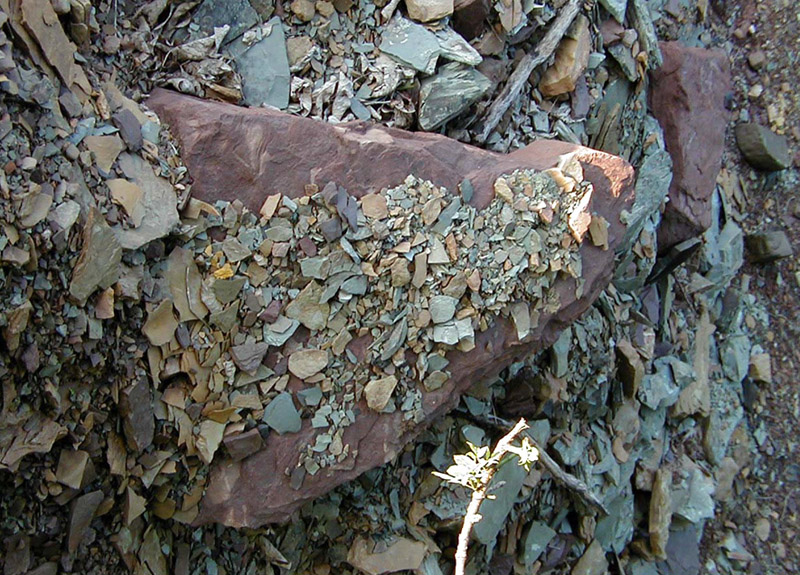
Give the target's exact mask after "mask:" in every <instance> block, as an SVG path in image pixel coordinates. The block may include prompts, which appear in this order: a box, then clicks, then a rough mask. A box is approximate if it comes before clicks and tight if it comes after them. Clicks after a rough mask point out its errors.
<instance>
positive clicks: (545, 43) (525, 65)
mask: <svg viewBox="0 0 800 575" xmlns="http://www.w3.org/2000/svg"><path fill="white" fill-rule="evenodd" d="M582 1H583V0H569V2H568V3H567V5H566V6H564V7H563V8H562V9H561V12H559V14H558V16H557V17H556V19H555V22H553V25H552V26H551V27H550V29H549V30H548V31H547V33H546V34H545V35H544V38H542V41H541V42H540V43H539V44H538V45H537V46H536V48H534V49H533V50H532V51H531V52H529V53H527V54H525V56H524V57H523V58H522V60H520V61H519V64H517V69H516V70H514V73H513V74H511V77H510V78H509V79H508V82H507V83H506V86H505V88H503V91H502V92H501V93H500V96H499V97H498V98H497V99H496V100H495V101H494V102H493V103H492V105H491V106H490V107H489V111H488V112H487V113H486V115H485V117H484V119H483V120H482V121H481V122H480V123H479V124H478V126H477V128H476V130H475V131H476V136H475V137H476V138H477V140H478V142H479V143H481V144H483V143H484V142H486V139H487V138H488V137H489V134H491V133H492V130H494V129H495V128H496V127H497V124H499V123H500V120H501V119H502V118H503V114H505V113H506V111H507V110H508V108H509V107H510V106H511V104H512V103H513V102H514V100H516V99H517V96H519V93H520V92H521V91H522V87H523V86H524V85H525V82H527V81H528V77H529V76H530V75H531V73H532V72H533V71H534V70H535V69H536V67H537V66H538V65H540V64H542V63H543V62H544V61H545V60H547V59H548V58H549V57H550V55H551V54H552V53H553V51H555V49H556V47H557V46H558V43H559V42H560V41H561V38H562V37H563V36H564V34H566V32H567V28H569V26H570V24H572V21H573V20H574V19H575V17H576V16H577V15H578V12H579V11H580V7H581V2H582Z"/></svg>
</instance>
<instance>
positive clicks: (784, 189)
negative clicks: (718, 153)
mask: <svg viewBox="0 0 800 575" xmlns="http://www.w3.org/2000/svg"><path fill="white" fill-rule="evenodd" d="M716 8H718V11H717V13H716V18H718V19H719V20H718V21H717V22H715V24H714V25H715V26H717V27H718V29H720V30H722V31H723V32H727V36H728V37H729V39H730V42H731V44H732V59H731V65H732V72H733V80H734V93H733V96H734V100H733V101H734V104H733V115H734V120H739V119H740V118H743V116H740V114H742V113H743V111H746V113H747V114H749V117H750V118H751V119H752V120H753V121H756V122H758V123H760V124H762V125H768V126H770V127H771V128H773V129H774V130H775V131H777V132H779V133H783V134H785V135H786V136H787V137H788V138H789V141H790V147H791V149H792V151H793V152H794V153H795V156H794V158H795V167H794V169H791V170H785V171H783V172H778V173H777V174H764V173H758V172H757V171H755V170H753V169H752V168H750V167H749V166H747V165H746V164H745V163H744V162H743V161H742V159H741V155H740V154H739V152H738V150H737V148H736V144H735V138H734V137H733V134H732V133H731V134H729V137H728V144H727V149H726V158H725V168H726V169H728V170H729V171H731V172H736V173H739V174H740V175H741V176H742V178H743V181H744V182H745V193H746V198H747V209H746V211H745V212H744V213H743V214H742V215H743V220H742V227H743V230H744V231H745V233H746V234H747V233H751V232H754V231H762V230H764V231H766V230H782V231H785V232H786V233H787V234H788V235H789V237H790V240H791V243H792V246H793V248H794V253H795V256H794V257H793V258H786V259H784V260H780V261H778V262H777V263H775V264H769V265H754V264H751V263H746V264H745V267H744V268H743V269H742V271H741V278H740V279H746V278H747V276H749V287H750V290H751V293H753V294H754V295H755V296H756V298H757V300H758V302H759V303H760V304H761V305H763V306H764V307H765V308H766V309H767V311H768V312H769V317H770V324H769V325H758V326H756V330H757V332H759V334H760V336H761V337H760V343H761V345H762V346H763V347H764V349H765V350H766V351H768V352H769V353H770V354H771V357H772V376H773V383H772V385H769V386H762V387H756V384H753V383H749V384H748V385H749V386H750V389H747V386H746V389H745V394H746V396H749V397H746V398H745V406H746V413H747V416H746V417H747V422H748V424H749V428H750V430H751V431H754V430H759V429H763V430H764V431H765V432H766V439H765V440H764V441H763V443H762V444H761V445H760V446H756V445H755V444H754V445H751V446H750V448H751V449H752V453H751V459H750V461H749V463H748V470H745V472H744V474H743V475H746V477H744V478H740V479H738V480H737V482H736V483H735V495H734V500H733V502H731V503H730V504H728V505H727V506H725V507H722V508H720V509H719V510H718V514H717V517H716V518H715V521H714V522H713V524H712V525H710V526H708V528H707V531H706V535H705V538H704V546H703V550H704V555H703V562H704V566H705V571H706V572H709V573H714V572H718V571H716V570H715V566H714V564H713V563H712V562H713V561H714V560H715V558H716V557H717V556H718V555H719V554H720V547H721V546H722V545H723V542H724V539H725V537H726V535H727V534H728V533H729V532H730V531H733V532H734V533H735V534H736V536H737V538H739V541H740V543H742V544H743V545H744V547H745V548H746V549H747V550H748V551H749V552H750V553H752V554H753V555H754V556H755V557H756V559H755V561H754V562H753V563H751V564H750V569H749V572H750V573H795V572H797V566H798V565H800V548H798V545H797V544H796V537H797V534H798V532H800V518H799V516H798V505H799V504H800V464H799V462H798V442H797V424H798V418H800V394H799V393H798V378H797V369H798V367H800V348H798V346H797V345H796V342H797V339H798V336H800V323H798V318H800V313H799V311H798V310H800V306H799V305H798V302H800V266H798V260H797V253H798V246H800V194H799V193H798V183H799V178H798V170H797V167H798V163H799V162H800V154H798V153H797V150H798V144H800V96H798V92H797V88H796V87H797V86H798V84H800V77H798V63H800V13H798V11H797V6H796V5H795V3H794V2H792V1H790V0H769V1H763V2H753V1H742V2H718V3H717V4H716ZM728 22H733V23H734V24H733V27H729V26H728ZM759 50H761V51H763V52H764V54H765V56H766V60H765V63H764V65H763V66H761V67H760V68H759V69H758V70H756V69H754V68H753V67H752V66H751V64H750V62H749V60H748V58H749V57H750V56H751V54H754V53H756V52H758V51H759ZM754 86H761V88H763V92H762V93H761V94H760V95H758V96H756V94H757V93H758V91H759V90H760V89H759V88H758V87H756V88H755V89H754ZM732 125H733V124H732ZM742 448H744V449H742ZM736 449H739V450H740V451H742V452H743V451H747V448H746V446H744V445H742V446H739V447H738V448H737V447H734V450H736ZM748 471H749V472H748Z"/></svg>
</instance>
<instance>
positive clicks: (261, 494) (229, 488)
mask: <svg viewBox="0 0 800 575" xmlns="http://www.w3.org/2000/svg"><path fill="white" fill-rule="evenodd" d="M148 105H149V106H150V107H151V108H152V109H153V110H155V111H156V112H157V113H158V114H159V116H160V117H161V118H162V120H164V121H165V122H166V123H167V124H169V126H170V128H171V130H172V132H173V133H174V134H175V136H176V137H177V138H178V140H179V142H180V144H181V148H182V157H183V159H184V161H185V163H186V165H187V167H188V168H189V173H190V174H191V176H192V178H193V179H194V183H193V187H192V190H193V194H194V195H195V197H198V198H200V199H203V200H206V201H214V200H216V199H226V200H230V201H232V200H234V199H239V200H240V201H242V202H243V203H244V204H245V205H247V206H248V207H250V208H251V209H253V210H256V211H257V210H258V209H259V208H260V206H261V204H262V202H263V200H264V199H265V197H266V196H267V195H269V194H271V193H275V192H276V191H280V192H282V193H284V194H287V195H289V196H295V197H296V196H299V195H301V194H303V193H304V185H305V184H308V183H311V182H314V183H317V184H318V185H320V187H322V186H324V185H325V183H327V182H328V181H335V182H337V183H338V184H340V185H342V186H344V187H345V188H347V190H348V191H349V192H350V193H351V194H353V195H355V196H358V197H361V196H363V195H364V194H365V193H367V192H368V191H370V190H379V189H381V188H382V187H385V186H394V185H397V184H398V183H399V182H401V181H402V180H403V179H404V178H405V177H406V176H407V175H408V174H409V173H413V174H415V175H416V176H418V177H421V178H423V179H429V180H431V181H433V182H434V183H436V184H438V185H442V186H446V187H447V188H448V189H450V190H456V189H457V184H458V183H459V182H461V181H462V180H463V179H464V178H469V179H470V180H471V182H472V183H473V186H474V196H473V198H472V202H471V203H472V204H473V205H474V206H476V207H478V208H483V207H485V206H487V205H488V204H489V203H490V201H491V199H492V197H493V187H492V184H493V182H494V180H495V179H496V177H497V176H499V175H501V174H503V173H508V172H512V171H513V170H515V169H525V168H528V169H538V170H542V169H546V168H550V167H553V166H555V165H557V164H558V162H559V158H560V156H562V155H564V154H570V153H574V154H577V156H578V158H579V159H580V161H581V163H582V165H583V170H584V176H585V178H586V179H588V180H589V181H590V182H591V183H592V184H593V187H594V192H593V194H592V200H591V204H590V206H589V211H590V212H591V213H593V214H597V215H600V216H602V217H603V218H605V220H606V221H608V222H609V228H608V243H609V249H607V250H602V249H601V248H599V247H595V246H594V245H592V242H589V241H584V242H583V243H582V244H581V247H580V252H581V256H582V261H583V279H584V280H585V286H584V290H583V293H582V294H581V295H580V297H579V296H578V294H577V293H576V283H575V280H574V279H572V278H566V277H564V278H561V279H559V280H558V281H557V282H556V287H555V289H556V290H557V291H558V294H559V297H560V304H561V305H560V308H559V309H558V311H557V312H556V313H553V314H544V313H543V314H542V316H541V317H540V319H539V323H538V327H536V328H535V329H532V330H531V333H530V334H529V335H528V336H527V337H526V338H524V339H523V340H522V341H519V340H518V339H517V335H516V330H515V328H514V326H513V325H512V324H511V322H510V321H508V320H505V319H503V318H498V319H497V320H496V321H495V323H494V325H492V326H491V327H490V329H488V330H487V331H485V332H482V333H479V334H477V335H476V336H475V348H474V349H473V350H472V351H471V352H469V353H462V352H459V351H457V350H453V351H450V352H449V353H448V354H447V358H448V359H449V360H450V365H449V368H448V369H449V370H450V374H451V377H450V379H449V380H448V381H447V382H446V383H445V384H444V385H443V386H442V387H441V388H439V389H437V390H435V391H431V392H424V391H423V392H422V404H423V411H424V421H423V422H422V423H421V424H418V425H411V426H409V424H408V422H404V421H403V414H402V412H400V411H397V412H394V413H377V412H375V411H372V410H370V409H368V408H367V406H366V405H361V406H360V413H359V415H358V417H357V418H356V422H355V423H354V424H353V425H351V426H350V427H347V428H345V432H344V438H343V439H344V442H345V443H346V444H348V445H350V446H351V447H352V449H354V450H357V453H358V454H357V456H356V457H355V458H354V459H348V460H347V461H346V462H345V464H343V466H340V467H331V468H326V469H324V470H321V471H320V472H318V473H317V474H316V475H313V476H311V475H306V476H305V478H304V481H303V483H302V486H301V487H300V488H299V489H295V488H293V487H292V485H291V478H290V476H289V475H288V474H287V473H286V472H285V471H286V470H292V469H295V468H296V464H297V461H298V457H299V453H300V451H301V450H302V449H303V448H304V447H305V446H307V445H309V444H313V443H314V441H315V436H316V434H317V433H319V430H315V429H313V428H312V427H311V425H310V422H309V421H308V420H305V421H303V426H302V428H301V430H300V431H299V432H297V433H288V434H285V435H276V434H272V435H270V436H269V437H268V438H267V440H266V441H265V443H264V446H263V448H262V449H260V450H259V451H258V452H256V453H254V454H253V455H250V456H249V457H247V458H245V459H243V460H241V461H234V460H232V459H221V460H215V461H214V463H213V466H212V471H211V479H210V482H209V485H208V488H207V490H206V493H205V495H204V497H203V500H202V502H201V509H200V515H199V516H198V518H197V523H198V524H202V523H208V522H219V523H224V524H226V525H230V526H236V527H241V526H249V527H256V526H260V525H263V524H265V523H271V522H280V521H286V520H288V519H289V518H290V517H291V514H292V513H293V512H294V511H295V510H297V509H298V508H299V507H300V506H301V505H302V504H303V503H305V502H307V501H310V500H312V499H314V498H316V497H319V496H320V495H323V494H324V493H326V492H327V491H329V490H330V489H332V488H334V487H336V486H337V485H340V484H342V483H344V482H346V481H349V480H351V479H354V478H355V477H357V476H358V475H360V474H361V473H363V472H364V471H367V470H369V469H372V468H374V467H376V466H379V465H383V464H384V463H386V462H388V461H390V460H391V459H393V458H394V457H395V456H396V455H397V454H398V453H399V452H400V450H401V449H402V448H403V447H404V446H405V445H406V444H407V443H408V442H409V441H411V440H413V439H414V437H415V436H416V435H417V434H418V433H419V432H421V431H422V430H423V429H424V427H425V425H426V424H427V423H429V422H431V421H432V420H434V419H435V418H437V417H439V416H441V415H443V414H445V413H447V412H448V411H449V410H451V409H452V408H453V407H455V406H456V405H457V403H458V400H459V397H460V395H461V393H462V392H464V391H465V390H466V389H467V388H469V387H470V386H471V385H472V384H474V383H476V382H479V381H481V380H483V379H485V378H493V377H495V376H497V374H498V373H499V372H500V371H501V370H502V369H504V368H505V367H507V366H508V365H509V364H510V363H511V362H512V361H515V360H517V359H519V358H522V357H524V356H526V355H528V354H530V353H532V352H535V351H536V350H539V349H542V348H544V347H547V346H549V345H551V344H552V343H553V342H554V341H555V340H556V338H557V337H558V334H559V332H560V331H561V329H563V328H564V327H565V326H566V325H567V324H569V323H570V322H571V321H573V320H575V319H576V318H577V317H579V316H580V315H581V314H582V313H583V312H584V311H585V310H586V309H587V308H588V307H589V306H590V305H591V303H592V302H593V301H594V300H595V298H596V297H597V296H598V295H599V293H600V292H601V291H602V290H603V289H604V288H605V286H606V285H607V284H608V282H609V280H610V279H611V275H612V272H613V262H614V248H615V247H616V246H617V244H618V243H619V241H620V240H621V238H622V236H623V233H624V225H623V224H622V223H621V222H620V219H619V216H620V213H621V211H622V210H623V209H626V208H628V209H629V208H630V205H631V203H632V201H633V170H632V168H631V167H630V165H628V164H627V163H626V162H625V161H624V160H622V159H620V158H617V157H615V156H611V155H609V154H606V153H603V152H597V151H594V150H589V149H587V148H582V147H579V146H574V145H571V144H566V143H562V142H552V141H542V142H536V143H534V144H532V145H530V146H528V147H527V148H525V149H522V150H519V151H517V152H514V153H512V154H509V155H506V156H502V155H497V154H494V153H491V152H487V151H485V150H481V149H478V148H474V147H471V146H468V145H465V144H461V143H459V142H456V141H453V140H449V139H447V138H445V137H443V136H439V135H435V134H423V133H409V132H404V131H401V130H394V129H390V128H383V127H380V126H375V125H372V124H365V123H354V124H340V125H335V126H334V125H330V124H325V123H322V122H317V121H314V120H309V119H303V118H298V117H294V116H290V115H287V114H284V113H280V112H274V111H270V110H265V109H246V108H239V107H236V106H231V105H227V104H219V103H214V102H210V101H204V100H198V99H195V98H191V97H188V96H182V95H179V94H175V93H172V92H166V91H160V90H159V91H156V92H154V93H153V96H152V97H151V98H150V99H149V101H148ZM354 343H356V347H355V348H354V349H353V351H354V353H355V354H356V356H357V357H359V358H360V357H363V356H364V352H365V350H366V346H367V343H368V342H354ZM362 403H364V400H362Z"/></svg>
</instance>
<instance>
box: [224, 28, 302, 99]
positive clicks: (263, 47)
mask: <svg viewBox="0 0 800 575" xmlns="http://www.w3.org/2000/svg"><path fill="white" fill-rule="evenodd" d="M228 50H229V51H230V53H231V55H232V56H233V58H234V60H235V61H236V68H237V70H238V72H239V74H241V76H242V94H243V96H244V101H245V103H246V104H247V105H248V106H253V107H260V106H262V105H264V104H266V105H268V106H272V107H274V108H278V109H280V110H283V109H285V108H286V106H288V105H289V84H290V82H291V73H290V72H289V56H288V54H287V52H286V38H285V36H284V33H283V25H282V24H281V19H280V18H279V17H277V16H275V17H274V18H273V19H272V20H270V21H269V22H268V23H267V25H266V31H265V34H264V36H263V37H262V38H261V40H259V41H258V42H256V43H255V44H253V45H252V46H247V45H245V44H243V43H242V42H241V41H240V40H236V41H234V42H232V43H231V44H230V45H229V46H228Z"/></svg>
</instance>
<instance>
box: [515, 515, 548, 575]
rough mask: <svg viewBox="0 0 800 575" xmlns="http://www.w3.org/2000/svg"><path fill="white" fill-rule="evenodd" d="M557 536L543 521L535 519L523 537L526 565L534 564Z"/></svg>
mask: <svg viewBox="0 0 800 575" xmlns="http://www.w3.org/2000/svg"><path fill="white" fill-rule="evenodd" d="M555 536H556V532H555V531H553V530H552V529H550V527H548V526H547V525H546V524H545V523H542V522H541V521H534V522H533V523H531V526H530V527H529V528H528V531H527V533H525V535H523V537H522V562H523V563H524V564H525V566H526V567H527V566H530V565H533V563H534V562H535V561H536V560H537V559H538V558H539V556H540V555H541V554H542V552H543V551H544V550H545V549H546V548H547V544H548V543H550V541H551V540H552V539H553V537H555Z"/></svg>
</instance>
